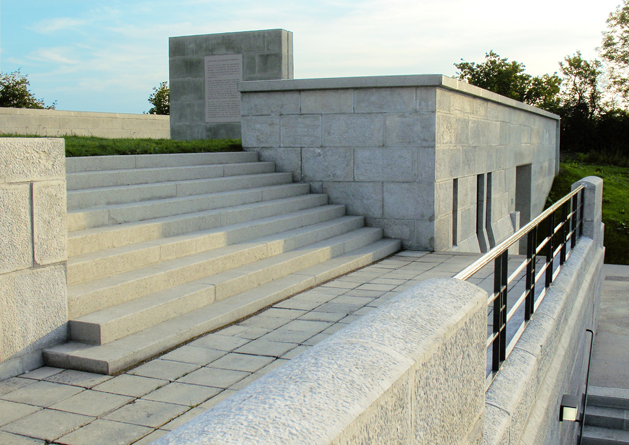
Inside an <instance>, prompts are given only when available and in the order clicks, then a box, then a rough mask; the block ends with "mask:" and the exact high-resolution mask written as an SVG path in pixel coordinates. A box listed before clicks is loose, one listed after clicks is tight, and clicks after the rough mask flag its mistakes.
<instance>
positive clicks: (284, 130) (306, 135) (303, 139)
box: [280, 116, 321, 147]
mask: <svg viewBox="0 0 629 445" xmlns="http://www.w3.org/2000/svg"><path fill="white" fill-rule="evenodd" d="M280 133H281V137H282V141H281V143H282V146H284V147H320V146H321V116H282V118H281V120H280Z"/></svg>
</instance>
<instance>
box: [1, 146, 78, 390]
mask: <svg viewBox="0 0 629 445" xmlns="http://www.w3.org/2000/svg"><path fill="white" fill-rule="evenodd" d="M65 188H66V186H65V151H64V142H63V139H31V138H4V139H0V232H1V233H2V236H1V237H0V379H3V378H7V377H9V376H13V375H17V374H20V373H22V372H24V371H28V370H30V369H33V368H36V367H39V366H41V365H42V358H41V350H42V348H45V347H47V346H50V345H52V344H55V343H58V342H61V341H64V340H65V338H66V337H67V320H68V318H67V317H68V314H67V296H66V260H67V253H66V235H67V230H66V219H65V214H66V209H65V207H66V191H65Z"/></svg>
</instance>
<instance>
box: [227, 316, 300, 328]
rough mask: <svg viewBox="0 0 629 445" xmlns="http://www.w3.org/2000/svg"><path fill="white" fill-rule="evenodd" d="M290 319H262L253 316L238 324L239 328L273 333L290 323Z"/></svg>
mask: <svg viewBox="0 0 629 445" xmlns="http://www.w3.org/2000/svg"><path fill="white" fill-rule="evenodd" d="M289 321H290V319H287V318H271V317H260V316H253V317H251V318H248V319H246V320H244V321H241V322H240V323H238V325H239V326H245V327H247V328H261V329H267V330H269V331H272V330H273V329H277V328H279V327H280V326H284V325H285V324H286V323H288V322H289Z"/></svg>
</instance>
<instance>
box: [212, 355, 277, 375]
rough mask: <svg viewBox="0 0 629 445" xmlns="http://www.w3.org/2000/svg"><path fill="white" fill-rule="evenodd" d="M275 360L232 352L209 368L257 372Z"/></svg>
mask: <svg viewBox="0 0 629 445" xmlns="http://www.w3.org/2000/svg"><path fill="white" fill-rule="evenodd" d="M273 360H274V359H273V357H267V356H262V355H250V354H239V353H236V352H232V353H229V354H227V355H225V356H223V357H221V358H220V359H218V360H216V361H215V362H213V363H211V364H210V365H209V366H208V367H209V368H219V369H230V370H232V371H245V372H255V371H257V370H259V369H261V368H264V367H265V366H266V365H268V364H269V363H271V362H272V361H273Z"/></svg>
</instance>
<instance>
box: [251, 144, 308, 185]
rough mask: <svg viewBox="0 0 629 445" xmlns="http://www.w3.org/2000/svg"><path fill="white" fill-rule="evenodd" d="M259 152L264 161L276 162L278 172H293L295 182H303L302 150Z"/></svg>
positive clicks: (261, 150)
mask: <svg viewBox="0 0 629 445" xmlns="http://www.w3.org/2000/svg"><path fill="white" fill-rule="evenodd" d="M258 152H259V153H260V159H261V160H262V161H271V162H275V166H276V169H277V171H280V172H292V173H293V181H295V182H299V181H301V148H294V147H276V148H261V149H259V150H258Z"/></svg>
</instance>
